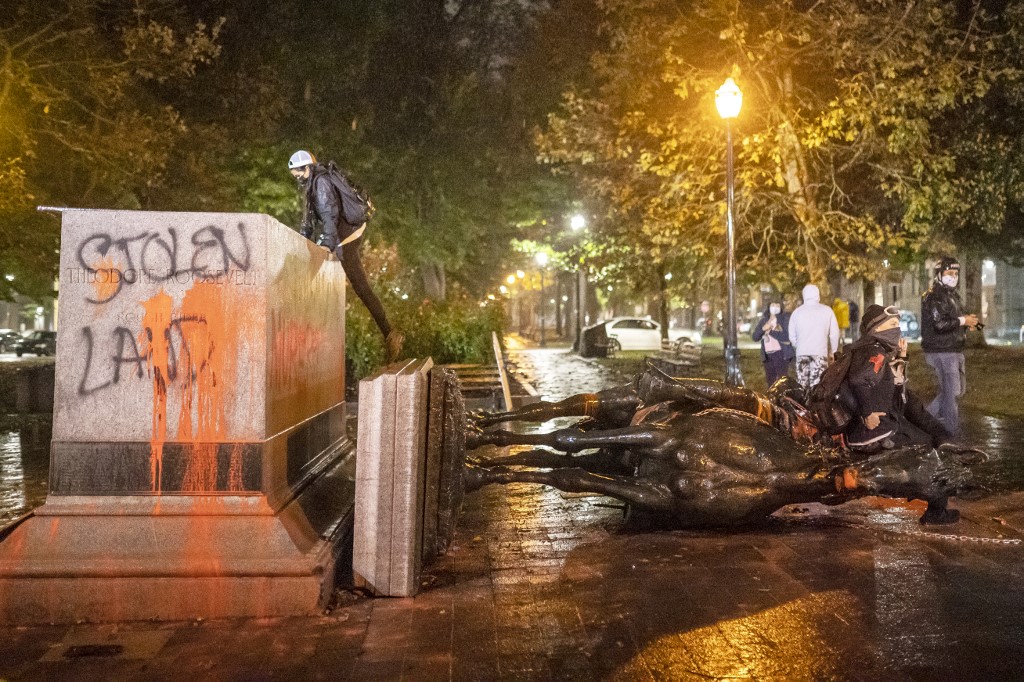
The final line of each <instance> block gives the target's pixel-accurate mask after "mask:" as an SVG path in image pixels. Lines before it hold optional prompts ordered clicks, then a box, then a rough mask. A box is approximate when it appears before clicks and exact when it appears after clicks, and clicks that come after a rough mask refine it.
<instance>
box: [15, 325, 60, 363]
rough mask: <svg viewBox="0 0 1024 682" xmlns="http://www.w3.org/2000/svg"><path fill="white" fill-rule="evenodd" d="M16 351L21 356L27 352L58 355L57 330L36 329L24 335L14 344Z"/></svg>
mask: <svg viewBox="0 0 1024 682" xmlns="http://www.w3.org/2000/svg"><path fill="white" fill-rule="evenodd" d="M14 352H15V354H17V356H18V357H19V358H20V357H21V356H22V355H25V354H26V353H28V354H30V355H56V353H57V332H45V331H34V332H29V334H28V335H27V336H24V337H22V339H21V341H19V342H17V343H16V344H14Z"/></svg>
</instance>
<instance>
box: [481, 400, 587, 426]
mask: <svg viewBox="0 0 1024 682" xmlns="http://www.w3.org/2000/svg"><path fill="white" fill-rule="evenodd" d="M597 399H598V398H597V395H596V394H594V393H581V394H580V395H574V396H570V397H568V398H566V399H565V400H560V401H558V402H557V403H549V402H545V401H543V400H542V401H540V402H537V403H530V404H529V405H523V406H522V407H520V408H518V409H515V410H510V411H508V412H494V413H487V412H485V413H484V414H483V415H482V416H480V417H478V418H476V419H475V420H474V421H475V422H476V425H477V426H479V427H481V428H486V427H488V426H493V425H494V424H501V423H502V422H546V421H548V420H549V419H557V418H558V417H586V416H590V413H591V412H592V411H593V408H592V407H590V406H592V405H594V404H595V403H596V402H597Z"/></svg>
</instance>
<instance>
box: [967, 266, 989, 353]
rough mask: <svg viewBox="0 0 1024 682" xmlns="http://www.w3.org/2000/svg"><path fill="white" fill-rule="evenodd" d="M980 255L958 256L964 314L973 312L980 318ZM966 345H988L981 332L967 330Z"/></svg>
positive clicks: (977, 346) (973, 346)
mask: <svg viewBox="0 0 1024 682" xmlns="http://www.w3.org/2000/svg"><path fill="white" fill-rule="evenodd" d="M981 260H982V259H981V256H980V255H979V254H977V253H970V252H968V253H964V254H963V255H962V256H961V258H960V279H961V281H962V282H963V287H962V290H963V295H964V299H963V301H964V314H965V315H966V314H968V313H974V314H975V315H977V316H978V320H979V321H981V322H984V321H985V320H983V319H982V318H981V296H982V290H981ZM967 345H968V346H970V347H971V348H982V347H984V346H987V345H988V342H986V341H985V334H984V333H982V332H968V333H967Z"/></svg>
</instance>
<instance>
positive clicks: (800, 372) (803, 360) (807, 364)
mask: <svg viewBox="0 0 1024 682" xmlns="http://www.w3.org/2000/svg"><path fill="white" fill-rule="evenodd" d="M813 361H814V356H811V355H798V356H797V358H796V382H797V383H798V384H800V388H802V389H804V390H805V391H807V390H810V388H811V386H813V384H812V383H811V364H812V362H813Z"/></svg>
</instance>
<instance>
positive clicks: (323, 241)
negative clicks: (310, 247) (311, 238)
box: [316, 234, 338, 251]
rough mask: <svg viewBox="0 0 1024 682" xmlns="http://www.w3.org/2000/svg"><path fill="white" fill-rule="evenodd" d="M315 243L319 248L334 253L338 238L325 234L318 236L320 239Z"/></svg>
mask: <svg viewBox="0 0 1024 682" xmlns="http://www.w3.org/2000/svg"><path fill="white" fill-rule="evenodd" d="M316 243H317V245H319V246H325V247H327V248H328V249H329V250H330V251H334V250H335V249H337V248H338V238H337V237H332V236H330V235H326V234H322V235H320V239H318V240H317V241H316Z"/></svg>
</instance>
